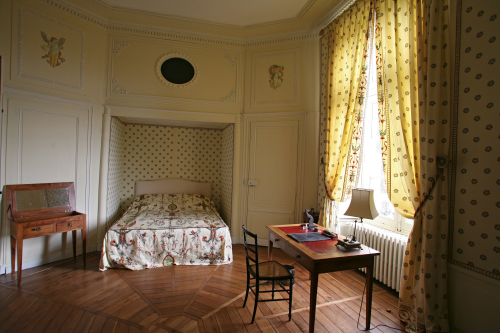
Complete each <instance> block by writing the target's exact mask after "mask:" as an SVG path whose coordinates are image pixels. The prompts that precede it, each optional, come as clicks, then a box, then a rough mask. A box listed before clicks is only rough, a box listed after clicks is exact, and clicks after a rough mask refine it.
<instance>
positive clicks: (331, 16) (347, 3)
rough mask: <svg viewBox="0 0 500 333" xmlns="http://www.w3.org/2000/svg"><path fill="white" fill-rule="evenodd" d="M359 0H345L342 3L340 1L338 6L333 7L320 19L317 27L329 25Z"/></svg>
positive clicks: (321, 27)
mask: <svg viewBox="0 0 500 333" xmlns="http://www.w3.org/2000/svg"><path fill="white" fill-rule="evenodd" d="M356 1H357V0H343V1H341V2H340V3H338V4H337V5H336V6H334V7H332V8H331V10H330V11H328V12H327V13H326V14H325V15H323V17H322V18H321V19H320V20H319V22H318V24H316V27H317V28H318V29H320V30H321V29H323V28H325V27H326V26H327V25H329V24H330V23H331V22H333V21H334V20H335V19H336V18H337V17H339V16H340V15H342V13H343V12H345V11H346V10H347V9H348V8H349V7H351V5H352V4H353V3H355V2H356Z"/></svg>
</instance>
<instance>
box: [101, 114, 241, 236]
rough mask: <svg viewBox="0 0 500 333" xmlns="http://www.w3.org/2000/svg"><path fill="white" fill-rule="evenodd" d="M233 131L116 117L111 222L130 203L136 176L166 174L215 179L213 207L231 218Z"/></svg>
mask: <svg viewBox="0 0 500 333" xmlns="http://www.w3.org/2000/svg"><path fill="white" fill-rule="evenodd" d="M233 129H234V126H232V125H230V126H228V127H226V129H224V131H223V130H218V129H202V128H182V127H169V126H156V125H136V124H123V123H121V122H120V121H119V120H117V119H115V118H112V121H111V139H110V156H109V170H108V198H107V217H108V226H110V225H111V224H112V223H114V222H115V221H116V220H117V219H118V218H119V217H120V215H121V214H123V213H124V212H125V210H126V209H127V208H128V206H130V204H131V203H132V201H133V197H134V188H135V181H136V180H154V179H164V178H180V179H188V180H194V181H201V182H210V183H212V200H213V202H214V204H215V206H216V207H217V209H218V211H219V212H222V214H224V215H225V216H224V217H226V218H227V217H229V218H230V216H231V193H232V156H233V144H232V142H233ZM223 133H224V134H223ZM223 137H224V140H223ZM223 141H224V143H223ZM229 163H230V164H229ZM223 189H224V190H223ZM228 190H229V191H230V192H228ZM228 193H229V194H228Z"/></svg>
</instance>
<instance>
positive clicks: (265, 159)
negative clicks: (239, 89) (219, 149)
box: [246, 120, 299, 245]
mask: <svg viewBox="0 0 500 333" xmlns="http://www.w3.org/2000/svg"><path fill="white" fill-rule="evenodd" d="M298 136H299V122H298V121H297V120H287V121H266V122H252V123H251V124H250V156H249V172H248V181H247V185H246V186H247V188H248V202H247V209H248V210H247V221H246V223H247V229H248V230H249V231H251V232H253V233H256V234H258V235H259V243H260V244H261V245H267V241H268V238H269V235H268V230H267V229H266V225H277V224H291V223H295V209H296V201H297V200H296V199H297V149H298ZM248 184H250V185H248Z"/></svg>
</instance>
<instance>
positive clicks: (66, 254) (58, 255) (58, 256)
mask: <svg viewBox="0 0 500 333" xmlns="http://www.w3.org/2000/svg"><path fill="white" fill-rule="evenodd" d="M97 249H98V247H97V245H93V246H87V253H90V252H96V251H98V250H97ZM100 249H101V248H99V251H100ZM81 254H82V251H77V252H76V255H77V256H78V255H81ZM72 257H73V250H72V249H68V250H65V251H57V252H54V253H53V254H51V255H49V256H48V257H46V258H41V259H36V260H32V261H26V262H23V267H22V269H23V270H25V269H28V268H33V267H38V266H42V265H45V264H48V263H51V262H54V261H59V260H64V259H68V258H72ZM11 272H12V268H11V266H10V265H9V266H4V265H2V266H0V275H3V274H10V273H11Z"/></svg>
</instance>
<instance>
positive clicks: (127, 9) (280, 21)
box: [94, 0, 316, 30]
mask: <svg viewBox="0 0 500 333" xmlns="http://www.w3.org/2000/svg"><path fill="white" fill-rule="evenodd" d="M94 1H95V2H96V3H98V4H100V5H102V6H104V7H106V8H108V9H111V10H120V11H124V12H129V13H136V14H142V15H152V16H157V17H161V18H165V19H173V20H180V21H188V22H194V23H202V24H208V25H214V26H220V27H225V28H233V29H238V30H247V29H252V28H258V27H264V26H268V25H272V24H282V23H288V22H294V21H298V20H300V19H301V18H302V17H303V16H304V15H305V14H306V13H307V11H308V10H309V9H310V8H311V7H312V5H314V3H315V2H316V0H309V1H308V2H307V3H306V4H305V6H304V7H303V8H302V9H301V10H300V12H299V13H298V14H297V15H296V16H294V17H290V18H285V19H282V20H277V21H270V22H264V23H256V24H250V25H246V26H239V25H233V24H225V23H217V22H212V21H204V20H198V19H194V18H187V17H180V16H175V15H167V14H160V13H153V12H148V11H143V10H139V9H130V8H125V7H119V6H113V5H110V4H108V3H106V2H104V1H102V0H94Z"/></svg>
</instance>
